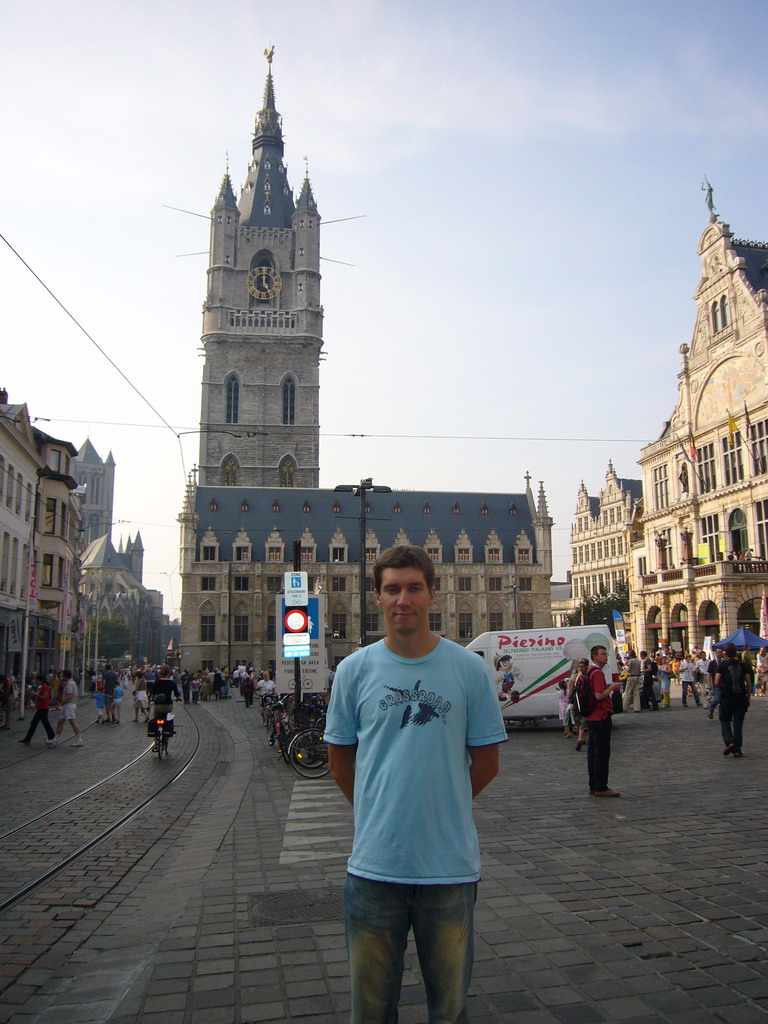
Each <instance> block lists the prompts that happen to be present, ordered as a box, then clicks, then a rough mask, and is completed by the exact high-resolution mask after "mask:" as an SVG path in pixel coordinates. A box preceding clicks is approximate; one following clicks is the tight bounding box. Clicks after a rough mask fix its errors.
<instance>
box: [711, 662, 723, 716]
mask: <svg viewBox="0 0 768 1024" xmlns="http://www.w3.org/2000/svg"><path fill="white" fill-rule="evenodd" d="M722 661H723V652H722V650H721V649H720V648H719V647H716V648H715V651H714V654H713V656H712V659H711V661H710V662H709V666H708V668H707V674H708V675H709V681H710V687H711V689H712V696H711V698H710V701H709V707H708V709H707V710H708V712H709V718H714V717H715V708H716V707H718V705H719V704H720V687H719V686H718V685H717V684H716V683H715V680H716V679H717V676H718V673H719V672H720V665H721V664H722Z"/></svg>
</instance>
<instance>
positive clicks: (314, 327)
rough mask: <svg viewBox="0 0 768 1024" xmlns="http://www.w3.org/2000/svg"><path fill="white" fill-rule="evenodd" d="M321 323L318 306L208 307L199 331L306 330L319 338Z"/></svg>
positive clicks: (260, 332)
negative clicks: (315, 307) (284, 307)
mask: <svg viewBox="0 0 768 1024" xmlns="http://www.w3.org/2000/svg"><path fill="white" fill-rule="evenodd" d="M321 324H322V310H320V309H270V308H267V307H257V308H254V309H228V308H227V307H225V306H215V307H209V308H207V309H205V310H204V314H203V335H206V334H217V333H218V332H222V333H223V334H232V333H235V334H251V335H275V334H278V335H279V334H289V333H290V334H297V333H298V334H307V335H312V336H315V337H317V338H318V339H319V337H320V333H321Z"/></svg>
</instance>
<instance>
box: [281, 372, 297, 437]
mask: <svg viewBox="0 0 768 1024" xmlns="http://www.w3.org/2000/svg"><path fill="white" fill-rule="evenodd" d="M282 395H283V424H285V425H286V426H291V425H292V424H294V423H295V422H296V382H295V381H294V379H293V378H292V377H287V378H286V379H285V380H284V381H283V389H282Z"/></svg>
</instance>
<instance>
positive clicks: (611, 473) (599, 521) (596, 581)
mask: <svg viewBox="0 0 768 1024" xmlns="http://www.w3.org/2000/svg"><path fill="white" fill-rule="evenodd" d="M642 488H643V485H642V481H641V480H628V479H624V478H622V477H619V476H617V475H616V471H615V470H614V468H613V463H612V462H609V463H608V470H607V472H606V474H605V486H604V487H603V488H602V489H601V490H600V492H599V493H598V495H597V497H595V498H593V497H590V496H589V493H588V491H587V488H586V486H585V484H584V482H583V481H582V484H581V486H580V487H579V493H578V495H577V498H576V518H575V520H574V523H573V526H572V527H571V566H572V569H571V586H572V597H573V602H574V607H578V605H579V604H580V603H581V602H582V601H583V600H584V598H586V597H588V596H590V595H593V596H597V595H599V594H613V593H615V592H616V590H617V588H619V587H621V586H625V585H626V583H627V562H628V558H629V538H628V531H629V526H630V523H631V522H632V516H633V512H634V509H635V506H636V504H637V502H638V501H639V500H640V499H641V498H642Z"/></svg>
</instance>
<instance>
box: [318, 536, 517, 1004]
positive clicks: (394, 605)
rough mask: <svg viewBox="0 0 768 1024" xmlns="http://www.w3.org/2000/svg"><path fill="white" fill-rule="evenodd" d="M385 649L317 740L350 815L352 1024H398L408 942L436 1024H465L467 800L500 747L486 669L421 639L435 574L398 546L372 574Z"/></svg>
mask: <svg viewBox="0 0 768 1024" xmlns="http://www.w3.org/2000/svg"><path fill="white" fill-rule="evenodd" d="M373 581H374V591H375V593H376V602H377V604H378V605H379V607H380V608H381V609H382V610H383V613H384V617H385V620H386V628H387V635H386V638H385V639H384V640H381V641H379V643H377V644H373V645H372V646H370V647H366V648H364V649H362V650H360V651H357V652H356V653H355V654H353V655H351V656H350V657H348V658H345V660H344V661H343V662H342V663H341V664H340V665H339V668H338V671H337V672H336V678H335V680H334V684H333V690H332V695H331V703H330V706H329V708H328V718H327V725H326V731H325V739H326V741H327V743H328V754H329V761H330V767H331V772H332V774H333V777H334V779H335V780H336V782H337V783H338V785H339V787H340V789H341V791H342V792H343V793H344V795H345V796H346V797H347V799H348V800H349V801H350V803H352V804H353V805H354V808H355V838H354V842H353V846H352V855H351V857H350V858H349V864H348V874H347V881H346V884H345V886H344V903H345V924H346V934H347V952H348V954H349V962H350V971H351V975H352V1022H353V1024H392V1022H394V1021H396V1020H397V1004H398V1000H399V997H400V986H401V983H402V976H403V963H404V953H405V948H406V943H407V939H408V932H409V930H410V929H411V928H413V934H414V938H415V941H416V947H417V950H418V954H419V962H420V964H421V969H422V974H423V976H424V985H425V988H426V993H427V1004H428V1007H429V1020H430V1021H445V1022H448V1021H451V1022H455V1024H461V1022H464V1021H466V1020H467V1019H468V1018H467V1006H466V1004H467V989H468V987H469V980H470V975H471V972H472V960H473V912H474V904H475V898H476V895H477V882H478V879H479V878H480V851H479V846H478V841H477V831H476V829H475V825H474V822H473V820H472V798H473V797H474V796H477V794H478V793H480V792H481V790H483V789H484V788H485V786H487V785H488V783H489V782H490V781H491V780H492V779H493V778H494V777H495V776H496V774H497V773H498V770H499V746H498V745H499V743H503V742H504V741H505V740H506V738H507V737H506V731H505V729H504V722H503V720H502V717H501V712H500V710H499V701H498V697H497V694H496V688H495V685H494V683H493V680H492V679H491V677H490V675H489V673H488V671H487V669H486V667H485V663H484V662H483V661H482V659H481V658H479V657H478V656H477V655H476V654H473V653H471V652H470V651H467V650H465V649H464V648H463V647H460V646H459V645H458V644H454V643H452V642H451V641H449V640H444V639H441V638H440V637H438V636H435V635H434V634H433V633H432V632H431V631H430V629H429V608H430V606H431V604H432V602H433V600H434V596H435V588H434V581H435V570H434V566H433V565H432V562H431V560H430V558H429V556H428V555H427V553H426V552H425V551H424V550H423V548H418V547H411V546H409V545H399V546H398V547H394V548H390V549H389V550H388V551H385V552H383V554H382V555H380V556H379V558H378V560H377V561H376V563H375V564H374V567H373Z"/></svg>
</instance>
